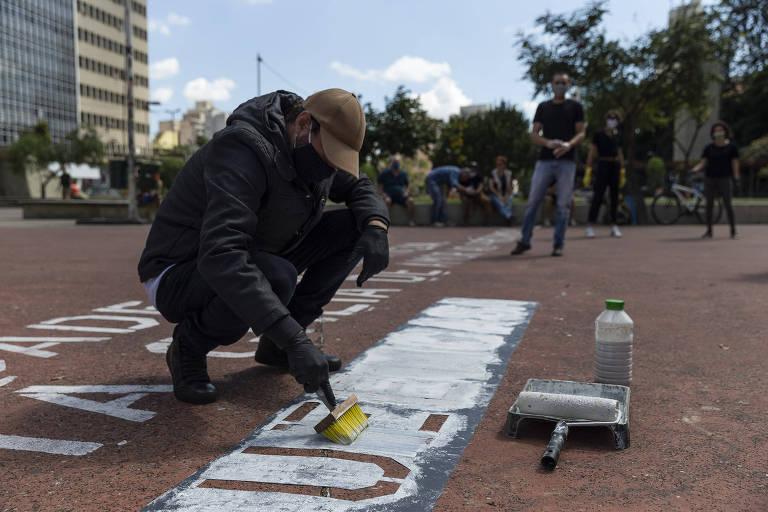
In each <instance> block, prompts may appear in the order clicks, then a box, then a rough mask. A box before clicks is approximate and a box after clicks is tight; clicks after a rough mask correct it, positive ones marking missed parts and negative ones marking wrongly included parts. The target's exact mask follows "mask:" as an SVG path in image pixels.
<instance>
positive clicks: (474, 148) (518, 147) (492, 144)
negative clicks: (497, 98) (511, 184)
mask: <svg viewBox="0 0 768 512" xmlns="http://www.w3.org/2000/svg"><path fill="white" fill-rule="evenodd" d="M528 126H529V124H528V121H527V120H526V119H525V116H524V115H523V113H522V112H520V111H519V110H517V109H516V108H515V107H514V106H512V105H509V104H508V103H506V102H504V101H502V102H501V103H500V104H499V105H498V106H496V107H494V108H492V109H491V110H490V111H488V112H485V113H482V114H475V115H472V116H470V117H468V118H463V117H461V116H453V117H451V119H450V120H449V121H448V122H447V123H446V124H444V125H443V126H442V127H441V130H440V138H439V139H438V142H437V143H436V144H435V146H434V149H433V152H432V161H433V162H434V163H435V164H436V165H459V166H463V165H466V164H467V163H468V162H470V161H475V162H477V163H478V165H479V167H480V169H481V170H483V171H485V170H487V169H491V168H492V167H494V165H495V162H496V156H498V155H504V156H506V157H507V159H508V161H509V165H510V167H511V168H513V169H515V168H517V169H527V168H529V167H531V165H532V164H533V145H532V144H531V141H530V138H529V136H528Z"/></svg>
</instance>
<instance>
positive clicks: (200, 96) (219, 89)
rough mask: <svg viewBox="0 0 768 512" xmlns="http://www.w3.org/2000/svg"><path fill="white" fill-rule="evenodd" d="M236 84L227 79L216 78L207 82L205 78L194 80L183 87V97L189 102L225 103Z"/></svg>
mask: <svg viewBox="0 0 768 512" xmlns="http://www.w3.org/2000/svg"><path fill="white" fill-rule="evenodd" d="M235 87H237V84H235V82H234V81H233V80H231V79H229V78H217V79H215V80H214V81H212V82H209V81H208V79H206V78H202V77H200V78H195V79H194V80H192V81H191V82H187V85H185V86H184V97H185V98H186V99H187V100H188V101H190V102H194V101H204V100H208V101H227V100H229V98H230V91H231V90H232V89H234V88H235Z"/></svg>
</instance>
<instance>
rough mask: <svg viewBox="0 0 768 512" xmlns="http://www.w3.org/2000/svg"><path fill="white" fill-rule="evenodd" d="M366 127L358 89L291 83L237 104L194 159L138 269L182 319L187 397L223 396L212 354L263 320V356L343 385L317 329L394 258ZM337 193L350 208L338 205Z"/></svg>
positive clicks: (298, 373) (315, 381) (177, 379)
mask: <svg viewBox="0 0 768 512" xmlns="http://www.w3.org/2000/svg"><path fill="white" fill-rule="evenodd" d="M364 136H365V116H364V115H363V110H362V108H361V107H360V103H359V102H358V100H357V98H356V97H355V96H354V95H353V94H352V93H349V92H347V91H343V90H341V89H327V90H324V91H320V92H318V93H315V94H313V95H311V96H309V97H308V98H307V99H306V100H302V98H301V97H299V96H297V95H296V94H293V93H290V92H287V91H277V92H273V93H271V94H267V95H264V96H259V97H256V98H253V99H251V100H248V101H246V102H245V103H243V104H242V105H240V106H239V107H237V109H235V111H234V112H233V113H232V115H231V116H229V118H228V119H227V125H226V127H225V128H224V129H223V130H221V131H219V132H217V133H216V134H215V135H214V136H213V138H212V139H211V140H210V141H209V142H207V143H206V144H205V145H204V146H203V147H201V148H200V149H199V150H198V151H197V152H195V154H194V155H192V157H191V158H190V159H189V160H188V161H187V162H186V164H185V165H184V167H183V168H182V170H181V172H180V173H179V174H178V176H177V177H176V179H175V180H174V183H173V187H171V188H170V190H169V192H168V194H167V195H166V197H165V199H164V201H163V202H162V204H161V205H160V207H159V209H158V211H157V216H156V218H155V220H154V222H153V224H152V228H151V230H150V232H149V235H148V237H147V241H146V246H145V248H144V251H143V253H142V255H141V259H140V261H139V265H138V271H139V278H140V280H141V282H142V283H143V284H144V286H145V288H146V291H147V296H148V298H149V300H150V302H151V303H152V304H153V305H154V306H155V307H156V308H157V310H158V311H159V312H160V313H161V314H162V315H163V317H165V319H166V320H168V321H169V322H171V323H175V324H176V326H175V328H174V330H173V338H172V342H171V344H170V347H169V348H168V352H167V353H166V363H167V364H168V368H169V370H170V373H171V378H172V381H173V390H174V395H175V396H176V398H177V399H179V400H182V401H185V402H189V403H194V404H204V403H210V402H213V401H214V400H215V399H216V388H215V387H214V386H213V384H212V383H211V380H210V377H209V376H208V373H207V368H206V354H207V353H208V352H210V351H211V350H213V349H215V348H216V347H218V346H220V345H230V344H232V343H235V342H236V341H238V340H239V339H240V338H242V337H243V336H244V335H245V334H246V332H248V329H249V328H250V329H252V330H253V332H254V333H256V334H259V335H261V337H260V340H259V344H258V349H257V351H256V361H258V362H260V363H262V364H267V365H271V366H275V367H280V368H286V369H288V371H290V373H291V374H292V375H293V376H294V377H295V379H296V380H297V381H298V382H299V383H300V384H303V385H304V389H305V391H307V392H313V391H315V390H317V389H318V387H321V386H322V387H323V388H324V389H330V387H329V385H328V372H329V371H333V370H338V369H339V367H340V366H341V360H340V359H339V358H338V357H336V356H333V355H329V354H323V353H322V352H320V350H319V349H318V348H316V347H315V345H314V344H313V343H312V341H311V340H310V339H309V338H308V337H307V335H306V332H305V329H306V327H307V326H308V325H309V324H310V323H312V321H314V320H315V319H316V318H317V317H319V316H320V315H321V314H322V308H323V306H325V305H326V304H327V303H328V302H329V301H330V300H331V298H332V297H333V295H334V294H335V293H336V290H337V289H338V288H339V287H340V286H341V284H342V283H343V282H344V280H345V279H346V278H347V275H348V274H349V273H350V272H351V271H352V269H354V268H355V266H356V265H357V264H358V262H359V261H360V259H361V258H362V260H363V267H362V271H361V273H360V274H359V276H358V277H357V285H358V286H362V284H363V283H364V282H365V281H366V280H367V279H368V278H370V277H371V276H372V275H374V274H376V273H378V272H380V271H382V270H383V269H384V268H386V266H387V264H388V262H389V244H388V241H387V229H388V226H389V214H388V212H387V206H386V204H384V201H383V200H382V198H381V196H380V195H379V194H378V192H377V190H376V187H375V186H374V185H373V184H372V183H371V181H370V180H369V179H368V178H366V177H359V167H358V165H359V164H358V162H359V150H360V147H361V145H362V143H363V137H364ZM329 199H330V200H332V201H335V202H344V203H346V206H347V208H345V209H339V210H333V211H328V212H325V211H324V207H325V203H326V201H327V200H329ZM302 273H303V277H302V279H301V282H299V283H298V284H297V276H298V275H300V274H302Z"/></svg>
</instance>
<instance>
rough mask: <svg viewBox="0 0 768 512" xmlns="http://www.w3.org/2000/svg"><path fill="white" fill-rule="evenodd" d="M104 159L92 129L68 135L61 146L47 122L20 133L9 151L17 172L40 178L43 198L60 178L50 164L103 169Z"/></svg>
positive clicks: (13, 167)
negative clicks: (57, 177)
mask: <svg viewBox="0 0 768 512" xmlns="http://www.w3.org/2000/svg"><path fill="white" fill-rule="evenodd" d="M103 158H104V146H103V144H102V143H101V140H100V139H99V136H98V135H97V133H96V131H95V130H94V129H93V128H90V127H89V128H87V129H82V130H81V129H77V128H76V129H74V130H72V131H71V132H69V133H67V135H66V136H65V137H64V140H63V141H62V142H60V143H58V144H53V142H52V141H51V137H50V133H49V130H48V123H46V122H45V121H40V122H39V123H37V124H36V125H35V126H33V127H32V128H31V129H29V130H27V131H25V132H23V133H21V134H20V135H19V138H18V139H17V140H16V141H15V142H14V143H13V144H12V145H11V146H10V148H9V149H8V160H9V162H10V164H11V169H13V171H14V172H17V173H22V172H25V170H26V169H31V170H34V171H35V172H37V173H38V174H39V175H40V182H41V196H42V197H43V198H45V187H46V186H47V185H48V183H49V182H50V181H51V180H52V179H54V178H55V177H56V176H57V174H56V173H55V172H52V171H50V170H49V169H48V164H50V163H52V162H57V163H58V164H59V165H60V167H61V168H63V167H64V164H66V163H77V164H82V163H86V164H89V165H100V164H101V163H102V160H103Z"/></svg>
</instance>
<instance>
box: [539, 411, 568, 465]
mask: <svg viewBox="0 0 768 512" xmlns="http://www.w3.org/2000/svg"><path fill="white" fill-rule="evenodd" d="M567 437H568V424H567V423H566V422H565V421H563V420H560V421H558V422H557V425H555V430H553V431H552V437H551V438H550V440H549V444H548V445H547V449H546V450H544V455H542V456H541V465H542V466H544V468H545V469H548V470H550V471H552V470H553V469H555V466H557V459H559V458H560V451H561V450H562V449H563V445H564V444H565V440H566V438H567Z"/></svg>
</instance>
